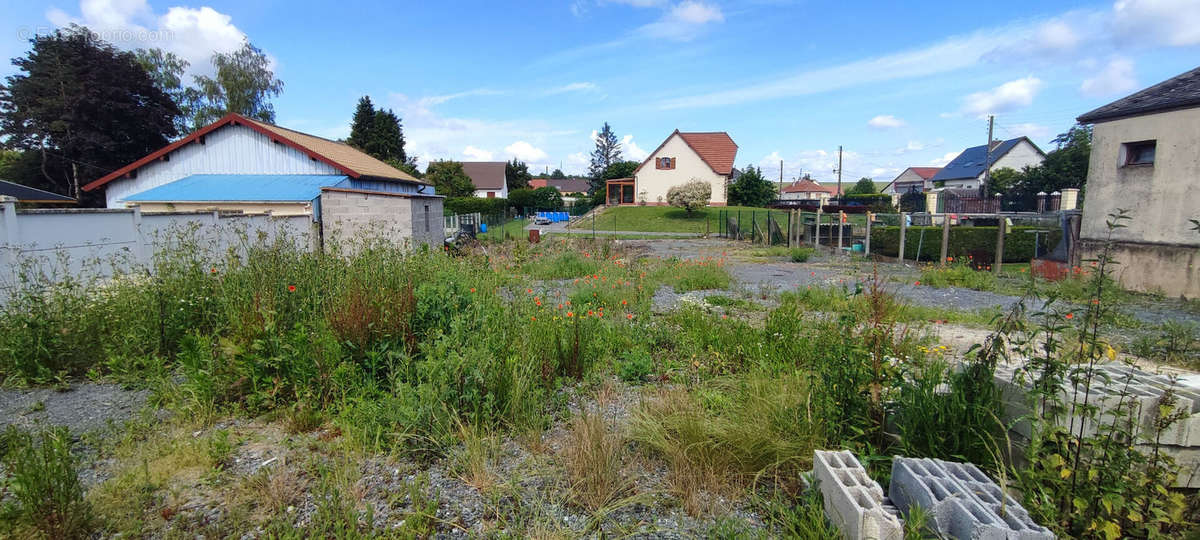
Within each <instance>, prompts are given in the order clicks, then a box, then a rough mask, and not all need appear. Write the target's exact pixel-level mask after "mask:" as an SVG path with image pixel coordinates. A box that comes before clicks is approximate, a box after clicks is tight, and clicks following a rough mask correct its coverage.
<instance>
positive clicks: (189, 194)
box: [125, 174, 347, 202]
mask: <svg viewBox="0 0 1200 540" xmlns="http://www.w3.org/2000/svg"><path fill="white" fill-rule="evenodd" d="M346 178H347V177H345V176H340V175H332V174H193V175H191V176H187V177H184V178H180V179H179V180H176V181H174V182H171V183H169V184H163V185H161V186H158V187H156V188H151V189H148V190H146V191H143V192H140V193H135V194H133V195H132V196H129V197H126V198H125V200H126V201H130V202H138V201H154V202H175V201H181V202H233V201H256V202H267V201H272V202H273V201H288V202H292V201H297V202H306V201H311V200H313V199H315V198H317V197H319V196H320V195H321V188H323V187H330V186H335V185H337V184H339V183H340V182H343V181H345V180H346Z"/></svg>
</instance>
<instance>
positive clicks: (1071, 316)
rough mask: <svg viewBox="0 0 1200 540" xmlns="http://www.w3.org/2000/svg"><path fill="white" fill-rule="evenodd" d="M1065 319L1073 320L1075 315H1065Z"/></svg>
mask: <svg viewBox="0 0 1200 540" xmlns="http://www.w3.org/2000/svg"><path fill="white" fill-rule="evenodd" d="M1066 317H1067V320H1070V319H1074V318H1075V314H1074V313H1068V314H1067V315H1066Z"/></svg>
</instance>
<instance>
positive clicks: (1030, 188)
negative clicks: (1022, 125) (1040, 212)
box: [989, 125, 1092, 209]
mask: <svg viewBox="0 0 1200 540" xmlns="http://www.w3.org/2000/svg"><path fill="white" fill-rule="evenodd" d="M1054 142H1055V143H1056V144H1057V145H1058V147H1057V148H1055V149H1054V150H1053V151H1051V152H1050V153H1049V154H1046V158H1045V159H1044V160H1042V163H1041V164H1040V165H1037V166H1032V167H1025V168H1023V169H1021V170H1020V171H1019V172H1018V171H1012V170H1011V169H1009V170H1007V171H1006V170H1005V169H999V170H995V171H992V172H991V174H990V177H991V182H992V187H991V188H989V191H990V192H991V193H1001V194H1003V195H1004V200H1005V204H1006V206H1011V207H1013V208H1016V209H1030V208H1031V207H1032V206H1033V204H1034V201H1036V200H1037V194H1038V193H1039V192H1040V193H1047V194H1049V193H1054V192H1055V191H1058V192H1061V191H1062V190H1063V189H1066V188H1077V189H1082V188H1083V187H1084V185H1085V184H1086V183H1087V173H1088V160H1089V159H1090V158H1091V153H1092V129H1091V127H1090V126H1084V125H1075V126H1072V127H1071V129H1069V130H1067V132H1066V133H1060V134H1059V135H1058V136H1057V137H1055V138H1054Z"/></svg>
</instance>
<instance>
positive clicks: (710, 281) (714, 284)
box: [655, 259, 732, 292]
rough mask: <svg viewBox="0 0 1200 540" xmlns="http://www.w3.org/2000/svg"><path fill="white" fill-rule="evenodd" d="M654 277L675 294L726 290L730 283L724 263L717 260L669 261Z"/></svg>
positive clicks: (730, 279)
mask: <svg viewBox="0 0 1200 540" xmlns="http://www.w3.org/2000/svg"><path fill="white" fill-rule="evenodd" d="M655 277H656V278H657V279H658V281H660V282H662V283H665V284H667V285H671V286H672V287H673V288H674V289H675V292H688V291H703V290H714V289H727V288H729V284H730V282H731V281H732V278H731V277H730V276H729V272H728V271H727V270H725V267H724V262H723V261H721V260H717V259H701V260H680V259H670V260H667V261H666V264H665V266H664V267H662V268H661V269H660V270H659V271H658V273H657V274H656V275H655Z"/></svg>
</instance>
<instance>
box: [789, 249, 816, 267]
mask: <svg viewBox="0 0 1200 540" xmlns="http://www.w3.org/2000/svg"><path fill="white" fill-rule="evenodd" d="M816 252H817V250H815V249H813V248H810V247H797V248H792V250H791V253H789V254H788V256H789V257H791V259H792V262H794V263H802V262H808V260H809V259H811V258H812V256H813V255H814V254H816Z"/></svg>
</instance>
